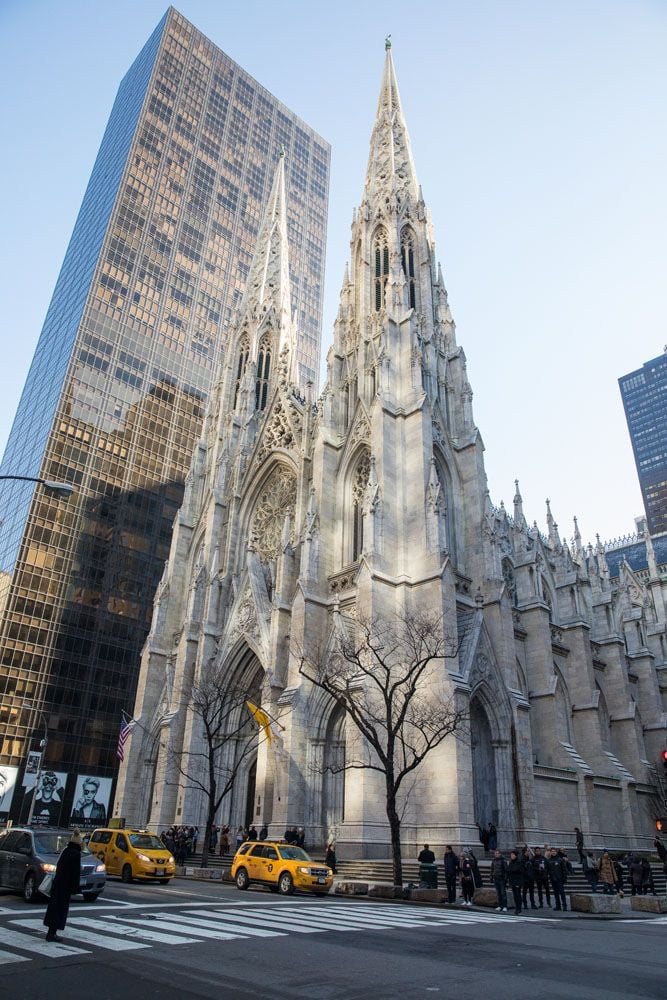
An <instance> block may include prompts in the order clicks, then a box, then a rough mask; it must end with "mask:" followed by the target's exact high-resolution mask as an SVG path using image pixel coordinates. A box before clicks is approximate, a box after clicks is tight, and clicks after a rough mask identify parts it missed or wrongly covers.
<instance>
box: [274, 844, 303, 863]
mask: <svg viewBox="0 0 667 1000" xmlns="http://www.w3.org/2000/svg"><path fill="white" fill-rule="evenodd" d="M280 856H281V857H282V858H284V860H285V861H310V858H309V857H308V855H307V854H306V852H305V851H304V850H302V848H301V847H289V846H288V847H283V845H282V844H281V845H280Z"/></svg>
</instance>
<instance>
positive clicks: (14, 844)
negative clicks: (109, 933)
mask: <svg viewBox="0 0 667 1000" xmlns="http://www.w3.org/2000/svg"><path fill="white" fill-rule="evenodd" d="M70 837H71V831H70V830H57V829H54V828H52V827H38V828H36V829H35V828H32V827H27V826H19V827H12V829H11V830H3V831H2V832H1V833H0V888H3V889H12V890H13V891H14V892H17V893H21V894H22V895H23V898H24V899H25V901H26V903H32V902H34V901H35V900H36V899H38V898H39V896H40V894H39V891H38V887H39V884H40V882H41V881H42V879H43V878H44V876H45V875H46V874H47V873H48V872H53V871H55V870H56V864H57V863H58V858H59V857H60V855H61V853H62V851H63V849H64V848H65V847H67V844H68V843H69V839H70ZM106 878H107V874H106V868H105V866H104V864H103V863H102V862H101V861H100V860H99V858H96V857H95V855H94V854H91V853H90V851H89V850H88V848H87V847H85V846H84V847H82V848H81V881H80V882H79V892H80V893H81V894H82V895H83V898H84V899H85V900H86V902H87V903H92V902H93V900H95V899H97V897H98V896H99V894H100V893H101V892H102V890H103V889H104V886H105V883H106Z"/></svg>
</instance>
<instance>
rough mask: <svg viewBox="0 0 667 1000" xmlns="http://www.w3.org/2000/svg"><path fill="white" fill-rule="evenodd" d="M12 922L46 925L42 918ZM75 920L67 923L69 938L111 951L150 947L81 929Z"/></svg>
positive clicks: (36, 928)
mask: <svg viewBox="0 0 667 1000" xmlns="http://www.w3.org/2000/svg"><path fill="white" fill-rule="evenodd" d="M10 922H11V923H12V924H17V925H18V926H19V927H28V928H29V929H30V930H39V929H41V928H42V927H43V926H44V925H43V924H42V921H41V920H12V921H10ZM73 923H74V922H73V921H70V922H69V923H68V924H67V939H68V940H69V939H70V938H74V940H75V941H83V943H84V944H94V945H96V947H98V948H107V949H108V950H109V951H134V950H135V949H136V948H148V945H147V944H139V942H138V941H119V940H114V938H110V937H104V936H102V934H94V933H93V932H92V931H86V930H81V929H80V928H79V927H76V926H72V924H73Z"/></svg>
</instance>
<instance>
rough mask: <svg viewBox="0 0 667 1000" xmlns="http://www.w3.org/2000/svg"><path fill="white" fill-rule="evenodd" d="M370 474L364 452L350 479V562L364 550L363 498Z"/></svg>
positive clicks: (368, 459) (369, 462)
mask: <svg viewBox="0 0 667 1000" xmlns="http://www.w3.org/2000/svg"><path fill="white" fill-rule="evenodd" d="M370 472H371V456H370V452H367V451H365V452H364V453H363V455H362V456H361V458H360V459H359V461H358V463H357V467H356V469H355V470H354V476H353V477H352V510H351V516H352V525H351V527H352V552H351V555H352V562H356V560H357V559H358V558H359V556H360V555H361V553H362V552H363V548H364V497H365V495H366V490H367V489H368V479H369V476H370Z"/></svg>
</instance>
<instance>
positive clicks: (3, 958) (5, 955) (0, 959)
mask: <svg viewBox="0 0 667 1000" xmlns="http://www.w3.org/2000/svg"><path fill="white" fill-rule="evenodd" d="M29 961H30V959H29V958H26V957H25V956H24V955H13V954H12V952H11V951H0V965H9V964H10V963H11V962H29Z"/></svg>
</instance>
